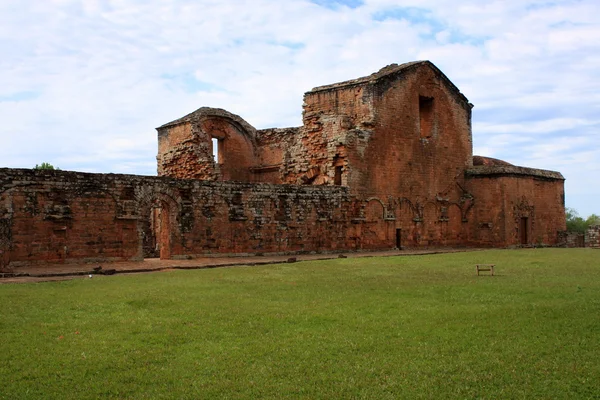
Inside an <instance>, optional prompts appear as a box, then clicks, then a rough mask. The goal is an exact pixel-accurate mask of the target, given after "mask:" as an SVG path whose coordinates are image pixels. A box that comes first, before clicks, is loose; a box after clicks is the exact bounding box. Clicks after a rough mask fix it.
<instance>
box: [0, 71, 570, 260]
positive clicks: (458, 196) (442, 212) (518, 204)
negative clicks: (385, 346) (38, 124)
mask: <svg viewBox="0 0 600 400" xmlns="http://www.w3.org/2000/svg"><path fill="white" fill-rule="evenodd" d="M303 108H304V111H303V126H301V127H295V128H272V129H263V130H256V129H255V128H253V127H252V126H251V125H250V124H248V123H247V122H246V121H244V120H243V119H242V118H241V117H239V116H237V115H234V114H232V113H229V112H227V111H225V110H221V109H214V108H207V107H203V108H200V109H198V110H197V111H195V112H193V113H191V114H188V115H186V116H185V117H183V118H180V119H178V120H175V121H172V122H170V123H167V124H165V125H163V126H161V127H159V128H157V130H158V156H157V161H158V174H159V176H158V177H141V176H131V175H113V174H84V173H77V172H64V171H32V170H19V169H0V262H2V265H0V266H6V265H9V264H10V265H19V264H20V263H30V262H43V261H72V260H126V259H141V258H143V257H156V256H160V257H161V258H178V257H180V258H181V257H197V256H203V255H208V254H216V253H219V254H223V253H226V254H229V253H268V252H313V251H337V250H364V249H385V248H394V247H422V246H494V247H505V246H518V245H538V244H539V245H555V244H557V243H558V242H559V240H560V239H559V232H561V231H564V230H565V213H564V189H563V182H564V178H563V177H562V175H561V174H560V173H558V172H553V171H544V170H534V169H530V168H523V167H517V166H513V165H510V164H508V163H506V162H503V161H501V160H495V159H491V158H485V157H479V156H473V154H472V135H471V108H472V105H471V104H470V103H469V102H468V100H467V99H466V98H465V96H464V95H463V94H462V93H460V91H459V90H458V89H457V88H456V87H455V86H454V85H453V84H452V83H451V82H450V81H449V80H448V78H447V77H446V76H445V75H444V74H443V73H442V72H441V71H439V70H438V69H437V68H436V67H435V66H434V65H433V64H431V63H430V62H428V61H422V62H413V63H407V64H402V65H391V66H388V67H386V68H383V69H382V70H380V71H379V72H377V73H375V74H372V75H370V76H367V77H364V78H359V79H356V80H352V81H347V82H342V83H337V84H334V85H328V86H321V87H318V88H315V89H313V90H311V91H310V92H308V93H306V94H305V97H304V105H303ZM214 146H217V147H218V149H214V148H213V147H214ZM214 152H216V153H217V157H216V158H215V157H214V156H213V153H214Z"/></svg>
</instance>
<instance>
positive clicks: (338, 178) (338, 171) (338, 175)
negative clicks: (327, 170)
mask: <svg viewBox="0 0 600 400" xmlns="http://www.w3.org/2000/svg"><path fill="white" fill-rule="evenodd" d="M333 184H334V185H337V186H341V185H342V167H341V166H339V167H335V176H334V177H333Z"/></svg>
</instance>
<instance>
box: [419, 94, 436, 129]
mask: <svg viewBox="0 0 600 400" xmlns="http://www.w3.org/2000/svg"><path fill="white" fill-rule="evenodd" d="M433 115H434V113H433V97H425V96H419V129H420V131H421V138H424V139H427V138H430V137H431V136H432V134H433V125H434V124H433V123H434V120H433Z"/></svg>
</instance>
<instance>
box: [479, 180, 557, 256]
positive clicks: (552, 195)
mask: <svg viewBox="0 0 600 400" xmlns="http://www.w3.org/2000/svg"><path fill="white" fill-rule="evenodd" d="M534 171H535V170H534ZM468 187H469V189H470V190H471V191H472V193H473V195H474V196H475V199H476V204H477V205H476V207H474V210H473V213H472V216H471V217H470V221H469V223H470V225H471V229H472V234H471V236H470V241H471V242H472V243H474V244H480V245H484V246H499V247H504V246H519V245H521V244H522V243H521V242H522V241H524V242H525V243H523V244H524V245H531V246H533V245H556V244H558V243H559V242H560V240H559V233H560V232H562V231H564V230H566V218H565V209H564V203H563V201H564V181H563V180H562V179H549V178H545V177H543V176H536V175H530V176H527V175H521V176H517V175H504V174H496V175H494V174H489V175H475V176H470V178H469V180H468ZM522 218H526V221H524V222H522V220H521V219H522ZM523 228H524V229H525V233H523Z"/></svg>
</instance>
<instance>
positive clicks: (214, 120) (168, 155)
mask: <svg viewBox="0 0 600 400" xmlns="http://www.w3.org/2000/svg"><path fill="white" fill-rule="evenodd" d="M157 131H158V156H157V161H158V175H159V176H169V177H172V178H180V179H201V180H210V181H213V180H216V181H238V182H250V181H252V172H251V170H250V168H251V167H253V166H255V165H256V163H257V161H256V154H255V152H256V150H255V148H256V130H255V129H254V127H252V126H251V125H250V124H248V123H247V122H246V121H244V120H243V119H242V118H240V117H239V116H237V115H235V114H232V113H230V112H228V111H225V110H222V109H218V108H208V107H202V108H200V109H198V110H196V111H194V112H193V113H190V114H188V115H186V116H185V117H183V118H180V119H178V120H175V121H172V122H169V123H167V124H165V125H162V126H161V127H159V128H157ZM213 139H214V140H213ZM214 145H216V146H217V147H218V149H215V148H214ZM213 153H216V158H215V154H213Z"/></svg>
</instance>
